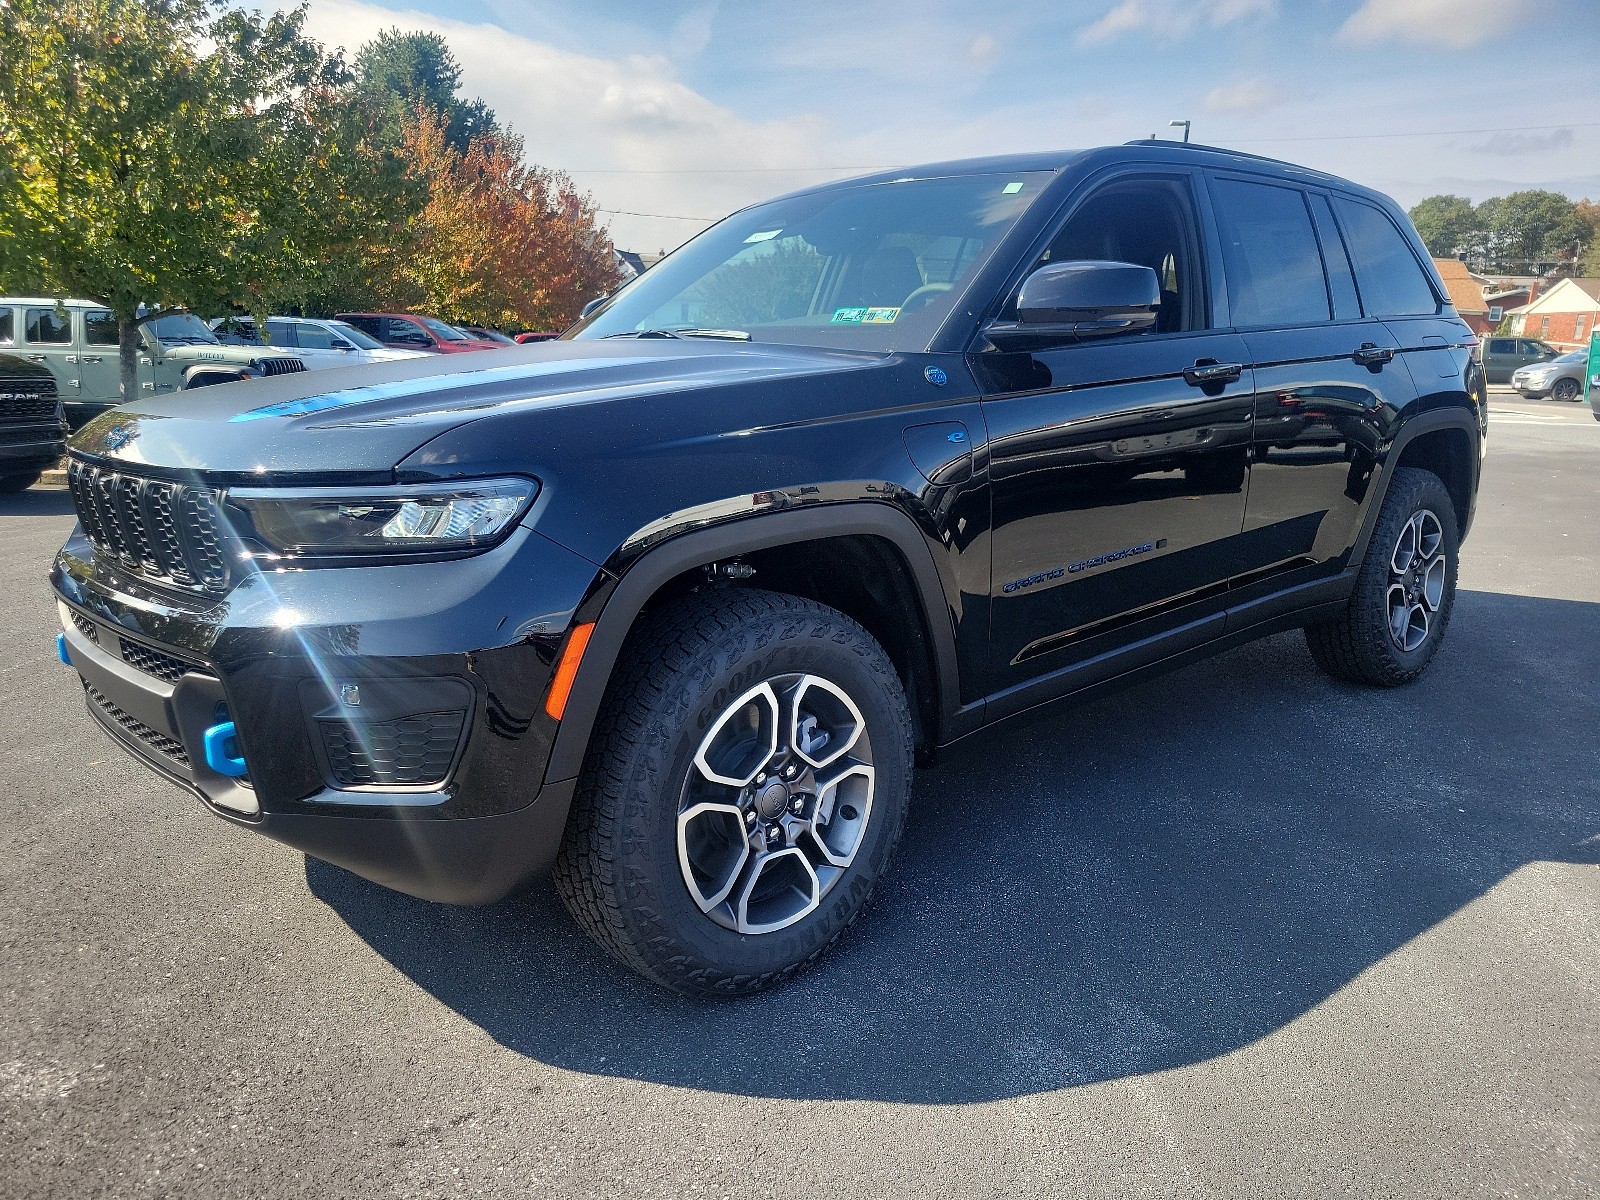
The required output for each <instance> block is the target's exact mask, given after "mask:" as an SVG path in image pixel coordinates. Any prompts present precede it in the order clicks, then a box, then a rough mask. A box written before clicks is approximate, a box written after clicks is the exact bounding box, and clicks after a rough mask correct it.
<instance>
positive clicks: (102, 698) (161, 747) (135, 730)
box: [85, 684, 189, 770]
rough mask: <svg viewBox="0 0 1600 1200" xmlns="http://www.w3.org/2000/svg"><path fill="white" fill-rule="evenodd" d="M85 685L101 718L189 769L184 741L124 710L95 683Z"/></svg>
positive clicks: (164, 756)
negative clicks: (154, 727)
mask: <svg viewBox="0 0 1600 1200" xmlns="http://www.w3.org/2000/svg"><path fill="white" fill-rule="evenodd" d="M85 687H86V690H87V691H88V693H89V703H91V704H93V705H94V706H95V708H96V709H97V710H98V711H99V713H100V716H101V719H102V720H104V721H105V722H106V723H107V724H111V725H116V726H118V727H119V728H121V729H122V730H124V731H125V732H127V733H129V734H132V735H133V737H134V738H135V739H136V740H137V741H139V742H142V743H143V744H144V745H146V746H148V747H149V748H150V749H152V750H154V751H155V752H156V753H157V754H159V755H161V756H162V757H163V758H168V759H171V760H172V761H173V762H175V763H177V764H178V765H179V766H181V767H183V768H184V769H185V770H187V769H188V767H189V753H188V751H186V750H185V749H184V748H183V743H182V742H179V741H176V740H174V739H173V738H169V737H168V736H167V735H166V734H164V733H162V732H161V731H160V730H158V729H151V728H150V726H148V725H146V724H145V723H144V722H143V721H141V720H139V718H138V717H135V716H133V715H132V714H131V713H127V712H124V711H123V710H122V709H121V708H119V707H117V705H116V703H115V702H113V701H112V700H111V699H110V698H109V697H107V696H106V695H105V693H104V692H102V691H100V689H99V688H97V687H95V686H94V685H93V684H87V685H85Z"/></svg>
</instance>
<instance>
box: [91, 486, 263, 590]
mask: <svg viewBox="0 0 1600 1200" xmlns="http://www.w3.org/2000/svg"><path fill="white" fill-rule="evenodd" d="M67 483H68V486H69V488H70V490H71V493H72V502H73V506H74V507H75V508H76V509H77V510H78V519H79V520H80V521H81V522H82V523H83V531H84V533H85V534H86V535H87V536H88V538H89V541H90V542H91V543H93V545H94V548H95V550H96V552H97V553H100V554H104V555H106V556H107V557H108V558H111V559H114V560H115V561H116V562H117V563H119V564H120V565H121V566H123V567H126V568H127V569H129V570H131V571H133V572H135V573H136V574H139V575H142V576H144V577H146V578H149V579H153V580H156V581H158V582H162V583H170V584H175V585H177V586H179V587H184V588H194V587H201V588H204V589H205V590H207V591H222V590H224V589H225V588H226V587H227V586H228V583H229V581H230V577H231V569H230V562H231V559H232V557H233V555H232V554H231V553H230V549H229V545H228V543H229V537H228V534H227V525H226V522H225V520H224V518H223V516H222V512H221V509H220V507H219V506H218V501H217V493H216V492H215V491H214V490H213V489H211V488H205V487H199V486H196V485H194V484H187V483H171V482H168V481H166V480H161V479H146V478H144V477H143V476H139V475H133V474H129V473H126V472H122V471H116V470H111V469H108V468H105V467H95V466H90V465H89V464H88V463H85V462H80V461H79V460H77V459H73V460H72V461H71V462H70V463H69V464H68V467H67Z"/></svg>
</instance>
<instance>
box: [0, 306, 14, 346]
mask: <svg viewBox="0 0 1600 1200" xmlns="http://www.w3.org/2000/svg"><path fill="white" fill-rule="evenodd" d="M15 322H16V315H15V314H14V313H13V312H12V310H11V309H9V308H0V346H9V345H11V344H12V343H13V341H14V340H15V338H16V333H15V328H16V325H15Z"/></svg>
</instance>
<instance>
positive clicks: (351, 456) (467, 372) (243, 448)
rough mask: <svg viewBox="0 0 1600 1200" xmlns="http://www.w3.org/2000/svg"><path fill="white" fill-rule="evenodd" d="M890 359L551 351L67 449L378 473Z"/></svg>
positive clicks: (291, 391) (190, 466) (299, 394)
mask: <svg viewBox="0 0 1600 1200" xmlns="http://www.w3.org/2000/svg"><path fill="white" fill-rule="evenodd" d="M884 357H885V356H884V355H881V354H870V353H863V352H856V351H842V350H817V349H811V348H807V347H797V346H779V345H762V344H754V345H749V344H744V343H723V342H709V341H705V340H693V341H691V340H674V341H645V342H636V341H618V342H610V343H607V344H606V345H605V346H603V347H602V346H599V345H596V344H595V343H594V342H545V343H543V344H542V345H541V346H540V347H539V348H538V349H536V350H530V349H529V348H527V347H518V348H517V349H514V350H511V349H508V350H500V351H489V352H483V353H476V354H473V355H471V356H470V358H469V359H468V358H467V356H461V357H450V356H440V355H430V356H428V357H426V358H414V359H407V360H404V361H400V362H390V363H381V364H375V365H371V366H365V367H353V368H335V369H333V370H329V371H319V372H316V373H315V374H311V373H305V374H295V375H285V376H279V377H277V378H273V379H263V380H250V381H248V382H245V383H235V384H225V385H220V386H216V387H208V388H204V389H201V390H199V391H195V392H186V393H183V394H181V395H173V396H167V397H161V398H159V399H148V400H140V401H138V402H136V403H133V404H130V405H125V406H123V407H122V408H117V409H113V410H112V411H111V412H108V413H105V414H103V415H102V416H100V417H98V418H97V419H95V420H94V421H92V422H90V423H89V424H88V425H86V426H85V427H84V428H83V429H82V430H81V431H80V432H79V433H78V434H77V435H76V436H75V437H74V438H73V439H72V443H71V445H72V449H73V450H74V451H76V452H78V453H81V454H85V455H91V456H93V457H96V458H101V459H107V460H112V461H117V462H122V463H127V464H129V465H133V466H138V465H145V466H149V467H153V468H157V469H158V470H165V471H184V470H190V471H203V472H205V473H206V474H207V475H208V476H214V477H217V478H219V479H221V478H225V477H235V478H249V479H256V480H259V479H260V478H262V476H264V475H278V474H304V475H314V476H319V477H340V478H349V479H351V480H355V479H357V478H365V477H383V476H387V475H388V473H389V472H391V471H392V469H393V468H394V466H395V465H396V464H397V463H399V462H400V461H401V460H403V459H404V458H406V457H407V455H409V454H411V453H412V452H413V451H415V450H416V449H418V448H419V447H420V446H422V445H424V444H425V443H427V442H429V441H430V440H432V439H433V438H436V437H438V436H439V435H440V434H442V433H445V432H447V431H448V430H451V429H454V428H457V427H459V426H461V425H465V424H468V423H470V422H473V421H481V420H484V419H486V418H490V417H494V416H497V415H509V414H511V413H522V414H527V413H529V412H530V410H534V411H536V410H538V409H541V408H565V407H568V406H572V405H580V404H581V405H594V406H600V405H606V404H615V403H638V402H640V401H641V400H647V399H648V397H651V396H656V395H661V394H663V393H667V392H685V391H690V390H696V389H705V388H713V387H717V386H719V385H726V384H733V383H751V382H760V381H762V380H766V379H778V378H787V377H797V376H803V375H817V374H824V373H828V372H834V371H848V370H860V369H863V368H866V367H870V366H872V365H874V364H877V363H880V362H882V361H883V359H884ZM463 359H466V360H467V361H466V362H464V361H463ZM468 363H470V366H468V365H467V364H468ZM597 415H598V413H597Z"/></svg>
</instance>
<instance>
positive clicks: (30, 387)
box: [0, 378, 56, 421]
mask: <svg viewBox="0 0 1600 1200" xmlns="http://www.w3.org/2000/svg"><path fill="white" fill-rule="evenodd" d="M55 415H56V381H55V379H54V378H46V379H14V378H0V421H39V420H45V421H48V420H49V419H50V418H51V417H53V416H55Z"/></svg>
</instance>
